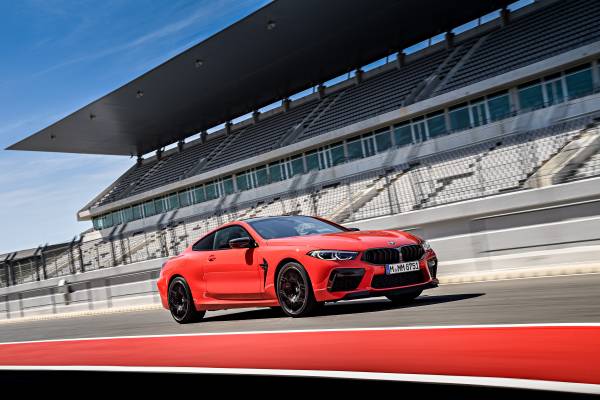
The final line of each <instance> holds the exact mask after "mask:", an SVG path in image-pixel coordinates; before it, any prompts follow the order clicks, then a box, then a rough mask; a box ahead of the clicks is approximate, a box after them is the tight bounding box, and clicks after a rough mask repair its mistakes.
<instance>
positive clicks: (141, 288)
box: [0, 259, 164, 320]
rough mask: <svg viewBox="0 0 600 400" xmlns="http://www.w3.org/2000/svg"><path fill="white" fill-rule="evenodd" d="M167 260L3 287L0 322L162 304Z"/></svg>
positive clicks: (0, 299)
mask: <svg viewBox="0 0 600 400" xmlns="http://www.w3.org/2000/svg"><path fill="white" fill-rule="evenodd" d="M163 262H164V259H155V260H149V261H145V262H141V263H135V264H129V265H121V266H117V267H113V268H109V269H102V270H96V271H90V272H85V273H79V274H75V275H69V276H64V277H60V278H52V279H48V280H45V281H40V282H31V283H26V284H22V285H17V286H12V287H8V288H0V320H2V319H12V318H19V317H30V316H39V315H48V314H61V313H68V312H84V311H91V310H99V309H110V308H122V307H136V306H147V305H151V304H159V303H160V298H159V296H158V290H157V288H156V279H157V278H158V274H159V271H160V267H161V265H162V263H163Z"/></svg>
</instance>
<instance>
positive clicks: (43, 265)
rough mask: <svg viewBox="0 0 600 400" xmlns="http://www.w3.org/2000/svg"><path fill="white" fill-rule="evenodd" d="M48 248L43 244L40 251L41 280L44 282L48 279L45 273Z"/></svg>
mask: <svg viewBox="0 0 600 400" xmlns="http://www.w3.org/2000/svg"><path fill="white" fill-rule="evenodd" d="M47 247H48V244H45V245H44V247H42V250H41V251H40V260H41V261H42V278H43V279H44V280H46V279H48V272H47V268H46V254H45V251H46V248H47Z"/></svg>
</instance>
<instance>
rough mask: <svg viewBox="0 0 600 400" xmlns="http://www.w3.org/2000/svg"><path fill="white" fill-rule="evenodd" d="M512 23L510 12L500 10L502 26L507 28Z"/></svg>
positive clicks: (504, 9) (505, 9) (506, 9)
mask: <svg viewBox="0 0 600 400" xmlns="http://www.w3.org/2000/svg"><path fill="white" fill-rule="evenodd" d="M509 22H510V10H509V9H508V8H506V7H504V8H503V9H502V10H500V24H501V25H502V27H505V26H506V25H508V23H509Z"/></svg>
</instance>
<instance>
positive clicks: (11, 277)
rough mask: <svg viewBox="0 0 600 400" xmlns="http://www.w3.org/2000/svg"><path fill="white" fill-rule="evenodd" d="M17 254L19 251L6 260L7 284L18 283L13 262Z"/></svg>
mask: <svg viewBox="0 0 600 400" xmlns="http://www.w3.org/2000/svg"><path fill="white" fill-rule="evenodd" d="M16 256H17V253H12V254H11V255H9V256H8V258H7V259H6V260H5V263H6V273H7V278H8V279H7V281H6V283H7V285H8V286H14V285H16V284H17V278H16V277H15V266H14V264H13V260H14V258H15V257H16Z"/></svg>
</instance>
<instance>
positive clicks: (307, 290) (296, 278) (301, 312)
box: [277, 262, 319, 318]
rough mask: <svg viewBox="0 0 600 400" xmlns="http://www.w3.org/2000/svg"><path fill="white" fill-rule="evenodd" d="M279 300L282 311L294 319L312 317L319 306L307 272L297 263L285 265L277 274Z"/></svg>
mask: <svg viewBox="0 0 600 400" xmlns="http://www.w3.org/2000/svg"><path fill="white" fill-rule="evenodd" d="M277 299H278V300H279V304H280V305H281V310H282V311H283V312H284V313H285V314H286V315H288V316H290V317H294V318H297V317H304V316H307V315H310V314H311V313H312V312H313V311H314V310H315V309H316V308H317V306H318V304H319V303H317V301H316V300H315V295H314V293H313V289H312V285H311V283H310V279H309V277H308V274H307V273H306V270H305V269H304V267H303V266H302V265H300V264H298V263H295V262H289V263H287V264H285V265H284V266H283V268H281V270H280V271H279V274H277Z"/></svg>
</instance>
